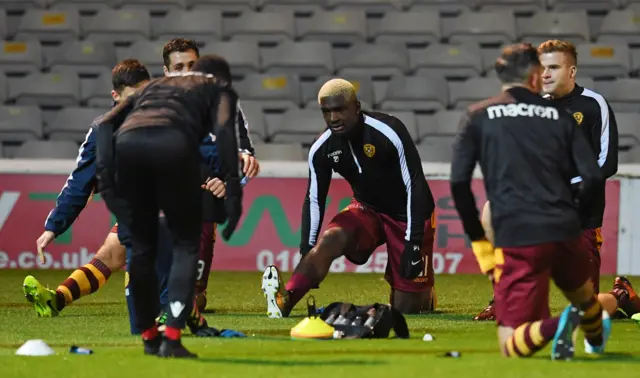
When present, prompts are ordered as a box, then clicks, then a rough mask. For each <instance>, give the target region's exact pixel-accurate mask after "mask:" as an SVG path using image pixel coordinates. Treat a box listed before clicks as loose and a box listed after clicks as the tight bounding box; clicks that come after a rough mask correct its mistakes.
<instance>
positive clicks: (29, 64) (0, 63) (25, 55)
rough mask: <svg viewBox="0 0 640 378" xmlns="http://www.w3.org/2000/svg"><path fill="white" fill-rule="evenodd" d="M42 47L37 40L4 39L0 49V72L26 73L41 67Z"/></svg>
mask: <svg viewBox="0 0 640 378" xmlns="http://www.w3.org/2000/svg"><path fill="white" fill-rule="evenodd" d="M42 61H43V59H42V48H41V47H40V43H38V41H4V42H3V46H2V50H1V51H0V72H3V73H5V74H28V73H34V72H39V71H40V70H41V69H42V67H43V64H42V63H43V62H42Z"/></svg>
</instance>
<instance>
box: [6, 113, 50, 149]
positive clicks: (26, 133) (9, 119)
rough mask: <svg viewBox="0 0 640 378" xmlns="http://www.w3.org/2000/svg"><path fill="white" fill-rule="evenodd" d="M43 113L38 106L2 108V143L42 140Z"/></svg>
mask: <svg viewBox="0 0 640 378" xmlns="http://www.w3.org/2000/svg"><path fill="white" fill-rule="evenodd" d="M42 135H43V134H42V112H41V111H40V108H38V107H37V106H0V141H5V142H24V141H27V140H37V139H41V138H42Z"/></svg>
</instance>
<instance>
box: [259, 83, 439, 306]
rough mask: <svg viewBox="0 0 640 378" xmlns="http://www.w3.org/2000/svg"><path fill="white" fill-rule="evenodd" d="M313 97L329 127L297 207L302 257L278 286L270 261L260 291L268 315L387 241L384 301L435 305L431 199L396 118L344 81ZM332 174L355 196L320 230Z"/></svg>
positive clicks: (316, 149) (406, 135)
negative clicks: (371, 106) (342, 262)
mask: <svg viewBox="0 0 640 378" xmlns="http://www.w3.org/2000/svg"><path fill="white" fill-rule="evenodd" d="M318 102H319V104H320V107H321V110H322V116H323V118H324V120H325V122H326V124H327V129H326V130H325V131H324V132H323V133H322V135H320V137H319V138H318V139H317V140H316V142H315V143H314V144H313V145H312V147H311V150H310V151H309V186H308V189H307V194H306V196H305V200H304V205H303V207H302V241H301V245H300V253H301V254H302V256H303V257H302V259H301V260H300V263H299V264H298V266H297V267H296V269H295V271H294V273H293V276H292V277H291V279H290V280H289V282H287V285H286V286H285V285H283V283H282V280H281V276H280V272H279V271H278V269H277V268H276V267H275V266H269V267H267V269H266V270H265V272H264V274H263V277H262V290H263V292H264V295H265V297H266V299H267V313H268V315H269V316H270V317H274V318H279V317H286V316H288V315H289V313H290V312H291V309H292V308H293V307H294V306H295V305H296V303H298V301H300V299H302V297H303V296H304V295H305V294H306V293H307V292H308V291H309V290H310V289H312V288H316V287H317V286H318V285H319V284H320V282H322V280H323V279H324V278H325V277H326V275H327V273H329V267H330V266H331V263H332V262H333V261H334V260H335V259H337V258H339V257H341V256H345V257H346V258H347V259H348V260H349V261H351V262H352V263H354V264H358V265H361V264H364V263H366V262H367V260H368V259H369V258H370V256H371V254H372V253H373V252H374V251H375V249H376V248H377V247H378V246H380V245H382V244H386V245H387V252H388V255H389V257H388V259H389V260H388V263H387V268H386V274H385V278H386V280H387V281H388V282H389V284H390V285H391V299H390V302H391V304H392V305H393V307H395V308H396V309H398V310H400V311H401V312H404V313H419V312H422V311H430V310H432V309H433V301H432V299H433V298H432V288H433V285H434V276H433V266H432V263H431V261H432V252H433V239H434V229H433V210H434V207H435V206H434V201H433V196H432V195H431V191H430V189H429V186H428V184H427V182H426V180H425V178H424V174H423V171H422V163H421V161H420V156H419V155H418V151H417V150H416V147H415V144H414V143H413V141H412V139H411V136H410V135H409V132H408V131H407V129H406V127H405V126H404V124H402V122H401V121H400V120H398V119H397V118H395V117H393V116H390V115H388V114H384V113H377V112H369V111H364V110H361V109H360V102H359V101H358V99H357V98H356V91H355V89H354V87H353V85H351V83H349V82H348V81H346V80H343V79H332V80H329V81H328V82H326V83H325V84H324V85H323V86H322V88H321V89H320V92H319V94H318ZM332 172H337V173H339V174H340V175H341V176H342V177H344V178H345V179H346V180H347V182H348V183H349V184H350V185H351V189H352V190H353V197H354V198H353V200H352V201H351V203H350V204H349V206H347V207H346V208H345V209H343V210H342V211H341V212H340V213H339V214H337V215H336V216H335V217H334V218H333V219H332V220H331V222H330V223H329V226H328V228H327V230H326V231H325V232H324V233H322V234H320V227H321V225H322V219H323V216H324V209H325V202H326V198H327V192H328V191H329V185H330V183H331V174H332Z"/></svg>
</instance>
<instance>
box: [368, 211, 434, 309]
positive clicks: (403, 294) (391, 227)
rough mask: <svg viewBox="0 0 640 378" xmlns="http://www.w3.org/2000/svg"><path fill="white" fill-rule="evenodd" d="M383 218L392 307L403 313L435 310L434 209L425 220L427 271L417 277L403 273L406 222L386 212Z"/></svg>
mask: <svg viewBox="0 0 640 378" xmlns="http://www.w3.org/2000/svg"><path fill="white" fill-rule="evenodd" d="M380 218H381V219H382V224H383V229H384V233H385V239H386V244H387V259H388V260H387V269H386V272H385V279H386V280H387V282H389V285H390V286H391V297H390V303H391V306H393V308H395V309H397V310H398V311H400V312H402V313H404V314H419V313H422V312H428V311H433V310H434V305H435V303H434V302H435V301H434V300H435V298H434V296H433V294H434V292H433V288H434V281H435V277H434V272H433V241H434V236H435V229H434V226H435V213H434V215H433V216H432V217H431V219H430V220H427V221H426V222H425V227H424V238H423V241H422V247H421V251H422V253H423V257H422V258H423V260H424V271H423V272H422V274H420V276H418V277H417V278H415V279H412V280H408V279H406V278H403V277H402V276H401V275H400V265H401V261H400V260H401V257H402V252H403V250H404V236H405V233H406V228H407V224H406V222H399V221H397V220H395V219H393V218H391V217H389V216H387V215H380Z"/></svg>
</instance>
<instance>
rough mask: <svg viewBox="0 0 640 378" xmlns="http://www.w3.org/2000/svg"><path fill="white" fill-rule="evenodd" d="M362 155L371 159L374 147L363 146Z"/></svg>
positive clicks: (371, 145) (374, 152)
mask: <svg viewBox="0 0 640 378" xmlns="http://www.w3.org/2000/svg"><path fill="white" fill-rule="evenodd" d="M363 149H364V154H365V155H367V157H368V158H372V157H373V155H375V154H376V146H374V145H373V144H369V143H367V144H365V145H364V147H363Z"/></svg>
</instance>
